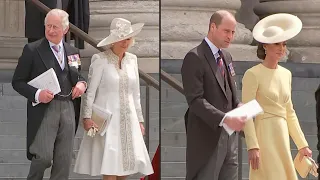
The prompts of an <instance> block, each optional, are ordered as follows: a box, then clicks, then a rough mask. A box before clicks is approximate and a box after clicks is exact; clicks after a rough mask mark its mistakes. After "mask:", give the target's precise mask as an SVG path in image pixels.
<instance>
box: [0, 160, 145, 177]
mask: <svg viewBox="0 0 320 180" xmlns="http://www.w3.org/2000/svg"><path fill="white" fill-rule="evenodd" d="M73 167H74V165H73V164H72V165H71V168H70V174H69V177H70V179H79V180H80V179H101V178H100V177H99V176H94V177H91V176H88V175H83V174H77V173H74V172H73ZM29 168H30V163H0V180H1V179H2V178H3V179H5V178H10V180H11V179H17V180H18V179H23V178H24V179H26V177H27V175H28V172H29ZM13 169H14V171H13ZM50 170H51V168H48V169H47V170H46V171H45V173H44V177H45V178H47V179H48V177H50ZM139 178H140V175H138V174H135V175H132V176H131V177H130V180H134V179H139Z"/></svg>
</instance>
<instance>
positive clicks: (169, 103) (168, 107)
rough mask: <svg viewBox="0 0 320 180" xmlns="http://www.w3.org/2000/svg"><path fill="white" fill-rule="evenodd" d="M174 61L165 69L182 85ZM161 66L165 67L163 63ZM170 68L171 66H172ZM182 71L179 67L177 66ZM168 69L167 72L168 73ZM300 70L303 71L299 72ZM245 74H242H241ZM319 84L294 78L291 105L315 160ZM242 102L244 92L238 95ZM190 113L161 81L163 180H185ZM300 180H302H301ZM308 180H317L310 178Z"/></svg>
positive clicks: (246, 170)
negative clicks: (316, 110) (185, 116)
mask: <svg viewBox="0 0 320 180" xmlns="http://www.w3.org/2000/svg"><path fill="white" fill-rule="evenodd" d="M174 61H177V60H171V61H170V62H171V63H169V62H167V61H166V62H165V67H163V66H162V68H163V69H164V70H165V71H167V72H168V73H170V71H172V72H171V75H172V76H173V77H175V78H176V79H178V80H179V81H180V82H181V75H180V74H178V73H179V70H178V68H177V67H176V65H177V64H179V63H180V62H179V63H176V62H174ZM162 64H164V63H163V62H162ZM169 64H171V66H169ZM178 67H180V65H178ZM166 69H167V70H166ZM300 70H301V69H300ZM241 71H242V70H241ZM242 76H243V74H239V75H237V78H236V79H237V84H238V86H239V88H241V82H240V81H241V79H242ZM319 82H320V79H319V78H301V77H294V78H293V84H292V89H293V92H292V101H293V103H294V107H295V110H296V113H297V116H298V118H299V120H300V125H301V128H302V130H303V132H304V133H305V136H306V139H307V141H308V143H309V145H310V147H311V150H312V151H313V159H316V158H317V156H318V151H317V149H316V145H317V142H318V139H317V136H316V134H317V125H316V120H315V100H314V91H315V90H316V88H317V86H318V84H319ZM238 95H240V98H241V91H238ZM186 109H187V103H186V101H185V97H184V96H183V95H182V94H180V93H179V92H177V91H176V90H174V89H173V88H172V87H170V86H169V85H168V84H166V83H165V82H163V81H162V83H161V177H162V178H161V179H164V180H183V179H185V174H186V169H185V146H186V134H185V125H184V119H183V116H184V113H185V111H186ZM242 147H243V151H242V158H243V160H242V177H243V178H242V179H243V180H248V174H249V168H248V158H247V152H246V145H245V142H244V139H243V140H242ZM291 153H292V156H293V157H295V155H296V154H297V148H296V146H295V144H294V143H293V141H292V140H291ZM300 179H301V178H300ZM306 179H313V180H315V179H316V178H314V177H313V178H312V176H311V175H310V177H308V178H306Z"/></svg>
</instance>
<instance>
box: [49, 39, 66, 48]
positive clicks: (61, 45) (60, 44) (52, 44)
mask: <svg viewBox="0 0 320 180" xmlns="http://www.w3.org/2000/svg"><path fill="white" fill-rule="evenodd" d="M48 42H49V45H50V48H52V46H55V45H59V46H60V47H61V48H63V42H62V40H61V41H60V42H59V44H54V43H52V42H50V41H49V40H48Z"/></svg>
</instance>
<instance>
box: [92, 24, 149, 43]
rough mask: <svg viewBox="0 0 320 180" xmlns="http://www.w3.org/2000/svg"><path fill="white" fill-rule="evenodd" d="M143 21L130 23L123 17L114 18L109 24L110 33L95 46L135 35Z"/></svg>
mask: <svg viewBox="0 0 320 180" xmlns="http://www.w3.org/2000/svg"><path fill="white" fill-rule="evenodd" d="M143 26H144V23H137V24H133V25H131V22H130V21H128V20H126V19H123V18H114V19H113V20H112V22H111V26H110V35H109V36H108V37H106V38H104V39H103V40H102V41H100V42H99V43H98V45H97V47H101V46H107V45H110V44H112V43H115V42H118V41H122V40H125V39H128V38H131V37H133V36H135V35H137V34H138V33H139V32H140V31H141V29H142V27H143Z"/></svg>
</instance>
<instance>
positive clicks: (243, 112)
mask: <svg viewBox="0 0 320 180" xmlns="http://www.w3.org/2000/svg"><path fill="white" fill-rule="evenodd" d="M262 112H263V109H262V108H261V106H260V104H259V103H258V102H257V101H256V100H255V99H254V100H252V101H249V102H248V103H246V104H244V105H242V106H240V107H238V108H236V109H233V110H231V111H229V112H227V113H226V117H241V116H247V119H246V120H248V119H251V118H253V117H255V116H256V115H258V114H260V113H262ZM222 126H223V127H224V129H225V130H226V131H227V133H228V134H229V135H231V134H232V133H233V132H234V130H233V129H231V128H230V127H229V126H228V125H226V124H224V123H223V125H222Z"/></svg>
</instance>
